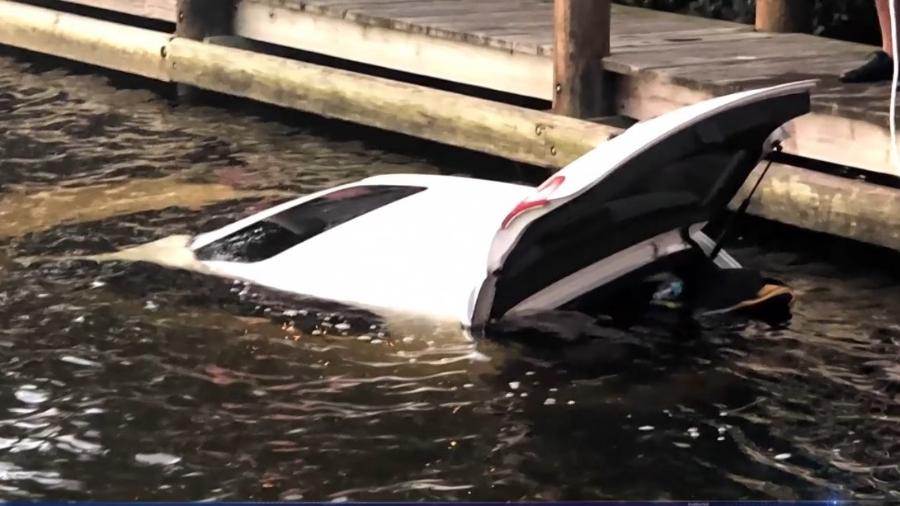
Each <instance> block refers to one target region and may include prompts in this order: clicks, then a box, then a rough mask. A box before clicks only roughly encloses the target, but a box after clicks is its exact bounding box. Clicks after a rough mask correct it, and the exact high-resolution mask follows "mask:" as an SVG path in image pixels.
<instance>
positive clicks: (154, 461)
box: [134, 453, 181, 466]
mask: <svg viewBox="0 0 900 506" xmlns="http://www.w3.org/2000/svg"><path fill="white" fill-rule="evenodd" d="M134 460H135V461H137V462H139V463H141V464H148V465H157V466H171V465H173V464H177V463H179V462H181V457H176V456H175V455H169V454H168V453H138V454H137V455H135V456H134Z"/></svg>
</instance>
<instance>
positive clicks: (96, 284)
mask: <svg viewBox="0 0 900 506" xmlns="http://www.w3.org/2000/svg"><path fill="white" fill-rule="evenodd" d="M101 286H106V283H104V282H103V281H100V280H96V281H93V282H92V283H91V288H100V287H101Z"/></svg>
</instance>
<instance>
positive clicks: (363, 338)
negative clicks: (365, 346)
mask: <svg viewBox="0 0 900 506" xmlns="http://www.w3.org/2000/svg"><path fill="white" fill-rule="evenodd" d="M356 340H357V341H371V340H372V336H366V335H362V336H359V337H357V338H356Z"/></svg>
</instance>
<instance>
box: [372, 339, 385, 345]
mask: <svg viewBox="0 0 900 506" xmlns="http://www.w3.org/2000/svg"><path fill="white" fill-rule="evenodd" d="M370 342H371V343H372V344H381V343H383V342H384V341H382V340H381V339H372V340H371V341H370Z"/></svg>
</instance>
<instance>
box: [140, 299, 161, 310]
mask: <svg viewBox="0 0 900 506" xmlns="http://www.w3.org/2000/svg"><path fill="white" fill-rule="evenodd" d="M144 309H147V310H149V311H156V310H157V309H159V305H158V304H157V303H155V302H153V301H152V300H148V301H147V303H146V304H144Z"/></svg>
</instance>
